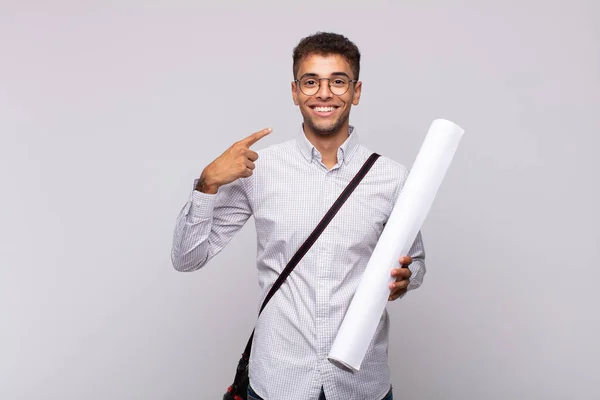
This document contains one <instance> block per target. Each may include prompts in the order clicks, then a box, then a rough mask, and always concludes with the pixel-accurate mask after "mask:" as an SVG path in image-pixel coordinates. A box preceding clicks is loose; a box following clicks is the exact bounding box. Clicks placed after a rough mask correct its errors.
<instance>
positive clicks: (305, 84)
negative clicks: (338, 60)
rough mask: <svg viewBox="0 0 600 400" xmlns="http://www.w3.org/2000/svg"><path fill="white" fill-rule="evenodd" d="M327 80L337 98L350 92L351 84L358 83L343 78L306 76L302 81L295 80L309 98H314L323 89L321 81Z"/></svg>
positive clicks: (354, 80)
mask: <svg viewBox="0 0 600 400" xmlns="http://www.w3.org/2000/svg"><path fill="white" fill-rule="evenodd" d="M323 79H326V80H327V81H329V90H330V91H331V93H333V94H335V95H336V96H341V95H343V94H345V93H346V92H347V91H348V88H349V87H350V82H358V81H357V80H356V79H348V78H346V77H343V76H336V77H335V78H315V77H312V76H306V77H304V78H302V79H295V80H294V82H297V83H298V84H299V86H300V90H301V91H302V93H304V94H305V95H307V96H314V95H315V94H317V92H318V91H319V89H320V88H321V81H322V80H323Z"/></svg>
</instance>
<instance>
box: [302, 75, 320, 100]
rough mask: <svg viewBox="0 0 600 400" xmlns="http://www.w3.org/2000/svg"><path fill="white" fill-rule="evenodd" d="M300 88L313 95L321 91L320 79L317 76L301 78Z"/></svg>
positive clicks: (308, 94)
mask: <svg viewBox="0 0 600 400" xmlns="http://www.w3.org/2000/svg"><path fill="white" fill-rule="evenodd" d="M300 90H302V93H304V94H305V95H307V96H313V95H315V94H316V93H317V92H318V91H319V81H318V80H317V79H315V78H310V77H307V78H302V79H301V80H300Z"/></svg>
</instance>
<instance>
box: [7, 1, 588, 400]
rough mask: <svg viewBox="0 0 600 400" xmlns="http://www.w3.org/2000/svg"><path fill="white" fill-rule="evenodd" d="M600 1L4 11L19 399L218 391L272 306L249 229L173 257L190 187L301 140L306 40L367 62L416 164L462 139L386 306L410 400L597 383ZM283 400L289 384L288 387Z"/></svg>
mask: <svg viewBox="0 0 600 400" xmlns="http://www.w3.org/2000/svg"><path fill="white" fill-rule="evenodd" d="M599 17H600V5H599V3H598V2H596V1H593V0H589V1H561V2H558V1H542V0H521V1H508V2H507V1H475V0H472V1H466V0H465V1H450V2H449V1H444V0H436V1H403V2H394V3H392V2H384V1H371V2H369V3H368V5H367V2H362V1H361V2H358V1H357V2H353V1H347V2H337V1H334V0H332V1H329V2H317V1H304V2H293V3H283V2H281V3H273V4H269V3H267V2H253V3H252V4H251V5H250V4H247V3H244V2H237V3H232V2H222V3H219V5H203V4H201V3H200V2H192V1H188V2H184V1H170V2H168V3H167V2H163V3H160V2H156V1H141V0H137V1H121V2H95V3H94V2H79V1H54V2H42V1H39V2H28V1H12V2H11V1H7V0H3V1H2V2H1V3H0V132H1V142H0V160H1V161H0V162H1V166H2V168H1V169H0V171H1V172H0V179H1V182H2V194H1V197H0V199H1V200H0V201H1V203H0V204H1V207H0V222H1V223H0V239H1V243H2V245H1V253H0V268H1V270H0V398H1V399H7V400H24V399H28V400H29V399H31V400H34V399H35V400H37V399H61V400H66V399H90V400H92V399H94V400H95V399H103V400H104V399H178V400H183V399H190V400H192V399H201V400H204V399H217V398H221V396H222V394H223V392H224V390H225V389H226V387H227V386H228V385H229V384H230V383H231V380H232V378H233V375H234V368H235V365H236V363H237V360H238V358H239V355H240V353H241V351H242V349H243V346H244V345H245V343H246V340H247V337H248V335H249V334H250V332H251V330H252V326H253V322H254V318H255V315H256V311H257V308H258V304H257V298H258V295H257V284H256V273H255V270H254V266H253V259H254V256H255V247H256V242H255V238H254V226H253V221H252V220H250V221H249V222H248V224H247V225H246V226H245V227H244V229H243V230H242V231H241V232H240V233H239V235H238V236H236V237H235V239H234V240H233V241H232V242H231V243H230V245H229V246H228V247H227V248H226V249H225V250H224V251H223V252H222V253H221V254H219V255H218V256H217V257H216V258H215V259H213V261H212V262H211V263H210V264H209V265H208V266H207V267H206V268H205V269H203V270H201V271H197V272H194V273H179V272H176V271H175V270H174V269H173V268H172V266H171V261H170V247H171V239H172V232H173V228H174V223H175V218H176V216H177V214H178V212H179V210H180V209H181V207H183V205H184V203H185V202H186V201H187V199H188V196H189V194H190V191H191V186H192V183H193V179H194V178H196V177H197V176H198V175H199V174H200V172H201V171H202V169H203V168H204V166H205V165H206V164H207V163H209V162H210V161H212V160H213V159H214V158H215V157H217V156H218V155H219V154H221V152H222V151H224V150H225V149H226V148H227V147H228V146H229V145H231V144H232V143H233V142H234V141H236V140H239V139H241V138H243V137H245V136H247V135H248V134H250V133H252V132H255V131H257V130H260V129H262V128H264V127H272V128H273V129H274V132H273V133H272V134H271V135H270V136H269V137H267V138H265V139H264V140H263V141H261V142H259V143H258V144H257V145H256V146H255V147H256V148H264V147H266V146H268V145H270V144H274V143H278V142H280V141H283V140H287V139H289V138H291V137H293V135H295V134H296V133H297V132H298V129H299V124H300V121H301V119H300V114H299V112H298V110H297V109H296V108H295V107H294V105H293V103H292V99H291V95H290V82H291V80H292V58H291V54H292V49H293V47H294V46H295V45H296V44H297V42H298V41H299V40H300V39H301V38H302V37H304V36H306V35H309V34H311V33H314V32H316V31H319V30H325V31H335V32H339V33H343V34H345V35H348V37H349V38H350V39H352V40H353V41H355V42H356V44H357V45H358V46H359V47H360V49H361V52H362V55H363V63H362V73H361V80H362V81H363V85H364V86H363V88H364V90H363V96H362V101H361V104H360V105H359V107H357V108H354V109H353V112H352V114H351V123H352V124H354V125H355V126H356V127H357V129H358V132H359V134H360V135H361V138H362V141H363V143H364V144H365V145H367V146H368V147H369V148H370V149H372V150H375V151H378V152H380V153H382V154H384V155H386V156H388V157H391V158H393V159H395V160H397V161H399V162H401V163H403V164H404V165H406V166H407V167H410V166H411V165H412V162H413V161H414V158H415V156H416V153H417V151H418V149H419V147H420V145H421V143H422V141H423V139H424V137H425V134H426V132H427V129H428V128H429V125H430V123H431V122H432V121H433V120H434V119H435V118H447V119H450V120H453V121H454V122H456V123H458V124H459V125H461V126H462V127H463V128H464V129H465V130H466V133H465V136H464V137H463V140H462V142H461V145H460V146H459V149H458V151H457V154H456V156H455V158H454V161H453V164H452V165H451V167H450V169H449V171H448V174H447V175H446V179H445V180H444V182H443V184H442V187H441V188H440V191H439V192H438V195H437V197H436V200H435V202H434V204H433V207H432V209H431V211H430V213H429V215H428V218H427V220H426V222H425V224H424V226H423V236H424V240H425V245H426V250H427V256H428V258H427V266H428V272H427V275H426V277H425V282H424V284H423V286H422V287H421V288H420V289H418V290H417V291H415V292H411V293H410V294H409V295H407V296H406V297H405V298H404V299H402V300H400V301H396V302H393V303H390V304H389V306H388V309H389V311H390V313H391V318H392V332H391V336H392V337H393V341H392V343H391V350H390V352H391V353H390V360H391V364H392V368H393V377H394V387H395V397H397V398H398V399H476V398H477V399H509V398H510V399H598V398H600V386H598V376H599V373H600V367H599V366H598V365H599V361H600V312H599V311H598V304H599V303H600V295H599V294H598V290H597V286H598V282H599V280H600V272H599V271H600V267H599V265H598V261H600V260H599V256H598V243H599V235H598V222H599V218H598V216H599V215H598V211H597V204H598V203H599V196H598V177H597V174H598V171H599V161H598V158H597V148H598V146H599V145H600V140H599V139H598V136H599V134H600V117H599V114H600V27H599V25H598V19H599ZM276 400H280V399H276Z"/></svg>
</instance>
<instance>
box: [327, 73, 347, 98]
mask: <svg viewBox="0 0 600 400" xmlns="http://www.w3.org/2000/svg"><path fill="white" fill-rule="evenodd" d="M329 85H330V87H331V93H333V94H335V95H337V96H341V95H342V94H344V93H346V91H347V90H348V85H349V82H348V79H346V78H341V77H340V78H333V79H332V80H331V81H330V83H329Z"/></svg>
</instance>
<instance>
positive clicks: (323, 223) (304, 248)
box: [242, 153, 380, 361]
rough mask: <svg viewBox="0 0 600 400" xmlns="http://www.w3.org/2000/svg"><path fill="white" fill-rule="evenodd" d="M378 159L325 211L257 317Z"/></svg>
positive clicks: (246, 354) (247, 353) (367, 164)
mask: <svg viewBox="0 0 600 400" xmlns="http://www.w3.org/2000/svg"><path fill="white" fill-rule="evenodd" d="M379 157H380V155H379V154H377V153H373V154H371V156H370V157H369V158H368V159H367V161H365V163H364V164H363V166H362V168H361V169H360V170H359V171H358V172H357V173H356V175H355V176H354V178H352V180H351V181H350V183H348V186H346V188H345V189H344V191H343V192H342V193H341V194H340V196H339V197H338V198H337V200H336V201H335V203H333V205H332V206H331V208H330V209H329V211H327V213H326V214H325V216H324V217H323V219H321V221H320V222H319V224H318V225H317V227H316V228H315V230H314V231H313V232H312V233H311V234H310V236H309V237H308V238H307V239H306V241H305V242H304V243H303V244H302V246H300V248H299V249H298V251H297V252H296V254H294V256H293V257H292V259H291V260H290V262H288V264H287V265H286V266H285V269H284V270H283V271H282V272H281V274H280V275H279V277H278V278H277V280H276V281H275V283H274V284H273V286H272V287H271V290H269V293H267V296H266V297H265V300H264V301H263V304H262V306H261V307H260V312H259V313H258V314H259V315H260V313H261V312H262V310H263V309H264V308H265V306H266V305H267V303H268V302H269V300H271V297H273V295H274V294H275V292H276V291H277V289H279V287H280V286H281V284H282V283H283V282H284V281H285V280H286V278H287V277H288V275H289V274H290V273H291V272H292V270H293V269H294V267H295V266H296V265H298V263H299V262H300V260H301V259H302V257H304V255H305V254H306V253H307V252H308V250H309V249H310V248H311V247H312V245H313V244H314V243H315V242H316V241H317V238H318V237H319V236H320V235H321V233H323V231H324V230H325V227H326V226H327V225H328V224H329V223H330V222H331V220H332V219H333V217H334V216H335V215H336V214H337V212H338V211H339V209H340V208H341V207H342V205H343V204H344V203H345V202H346V200H348V197H350V194H351V193H352V192H353V191H354V189H356V187H357V186H358V184H359V183H360V181H362V179H363V178H364V177H365V175H367V172H369V170H370V169H371V167H372V166H373V164H374V163H375V161H376V160H377V159H378V158H379ZM253 337H254V331H252V335H250V339H249V340H248V344H247V345H246V349H245V350H244V354H242V359H245V360H246V361H247V360H248V359H249V358H250V349H251V347H252V338H253Z"/></svg>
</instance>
